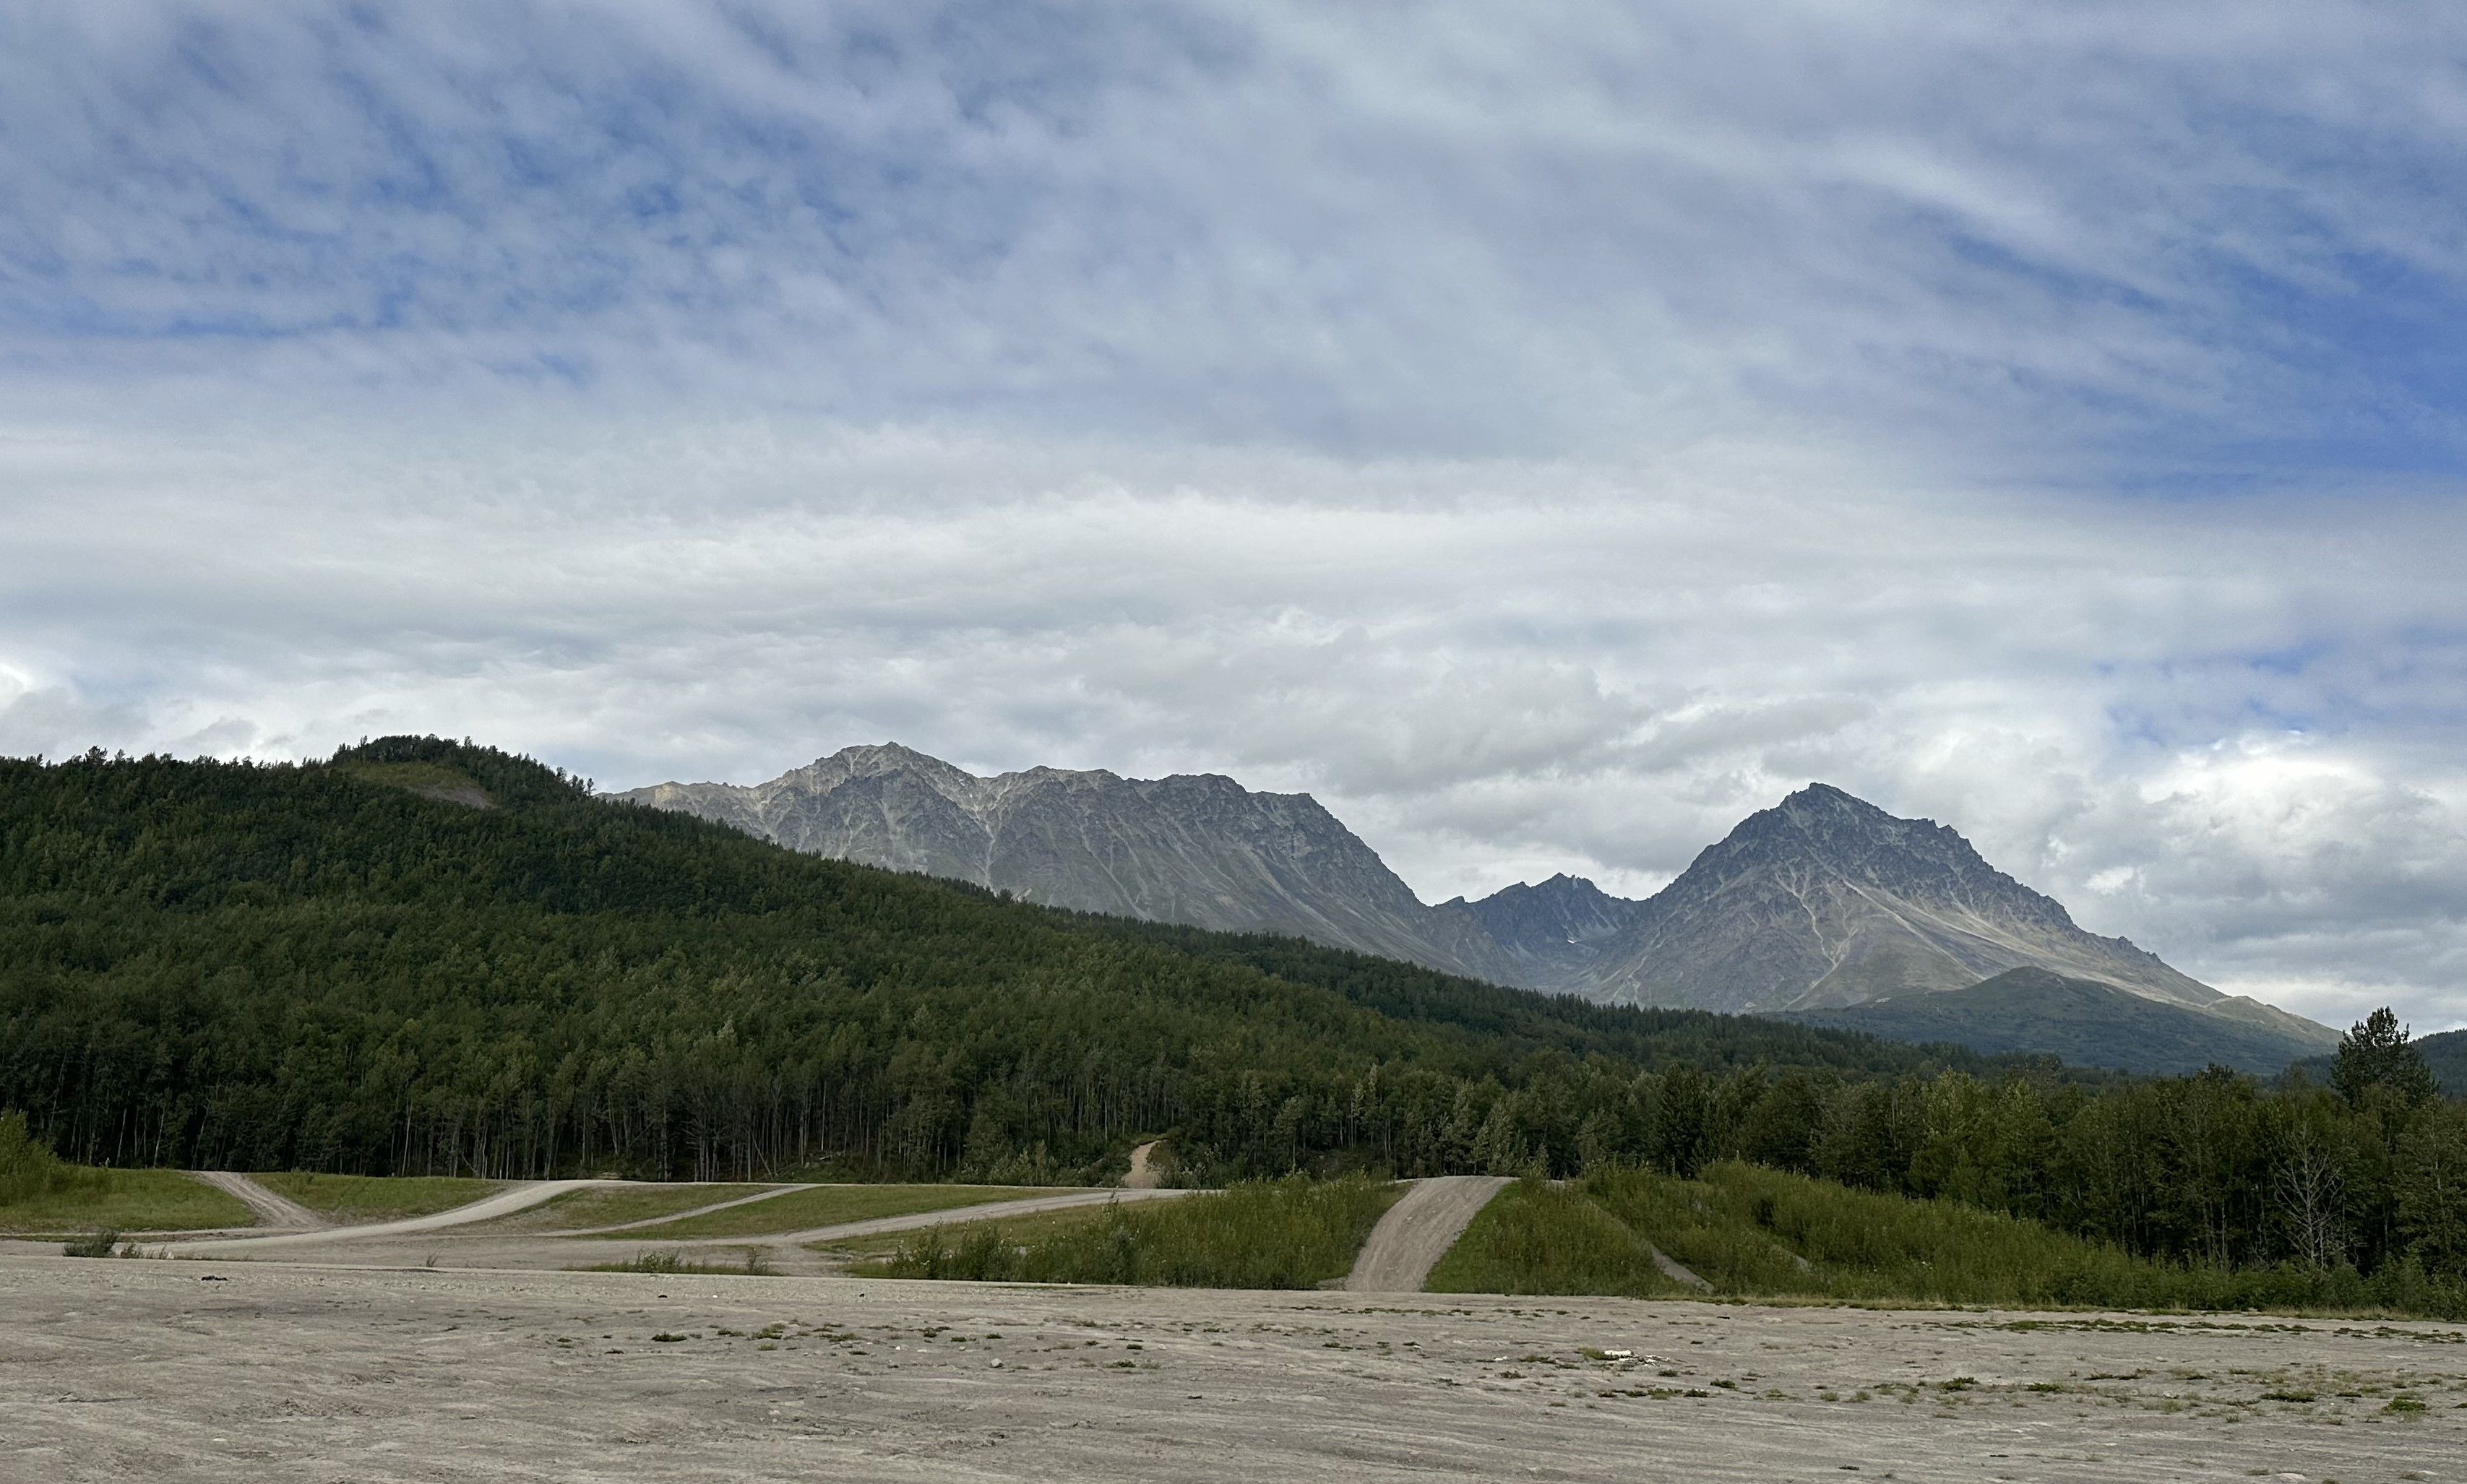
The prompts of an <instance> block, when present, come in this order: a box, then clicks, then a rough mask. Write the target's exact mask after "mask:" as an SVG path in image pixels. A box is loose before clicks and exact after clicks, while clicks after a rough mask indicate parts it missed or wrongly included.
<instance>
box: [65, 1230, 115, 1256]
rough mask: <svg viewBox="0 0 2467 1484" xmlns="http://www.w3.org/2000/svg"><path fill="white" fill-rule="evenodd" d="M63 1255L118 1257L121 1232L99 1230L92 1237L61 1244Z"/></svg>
mask: <svg viewBox="0 0 2467 1484" xmlns="http://www.w3.org/2000/svg"><path fill="white" fill-rule="evenodd" d="M60 1255H61V1256H62V1257H117V1256H119V1255H120V1233H119V1232H117V1231H111V1230H103V1231H98V1232H96V1233H95V1234H94V1235H92V1236H90V1237H79V1238H78V1239H77V1240H76V1241H74V1242H64V1243H62V1244H60Z"/></svg>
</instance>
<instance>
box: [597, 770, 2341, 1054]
mask: <svg viewBox="0 0 2467 1484" xmlns="http://www.w3.org/2000/svg"><path fill="white" fill-rule="evenodd" d="M617 797H619V798H625V799H630V800H633V801H636V802H640V803H644V804H648V805H652V806H654V807H657V808H662V809H674V810H682V811H684V812H686V813H690V814H694V815H698V816H700V817H702V818H704V819H708V820H714V821H722V822H726V823H730V824H734V825H736V826H737V827H738V828H740V829H743V830H745V831H746V832H748V833H750V834H753V835H757V836H759V837H761V838H764V839H768V840H772V841H776V842H778V843H781V844H784V845H788V846H790V847H792V848H795V849H798V850H803V851H807V852H810V853H813V854H817V855H826V856H832V857H837V858H840V859H844V860H850V861H856V862H860V863H863V864H866V865H871V866H888V867H891V868H894V869H899V870H911V871H920V872H923V873H925V874H928V875H934V876H942V877H949V878H954V879H957V880H961V881H967V882H973V883H976V884H977V885H979V886H984V887H988V888H997V889H1001V890H1007V891H1009V892H1012V893H1013V894H1015V895H1018V896H1021V897H1025V898H1027V899H1029V900H1030V901H1035V902H1042V903H1047V904H1050V905H1052V906H1057V907H1069V908H1075V909H1077V910H1080V911H1096V912H1106V913H1113V914H1119V915H1122V916H1130V917H1140V918H1144V919H1147V920H1149V921H1153V922H1171V923H1182V924H1187V925H1189V926H1193V927H1201V928H1209V929H1214V930H1217V931H1222V932H1242V933H1287V934H1291V935H1294V936H1298V937H1303V938H1308V939H1311V940H1312V941H1314V942H1318V943H1323V944H1326V945H1329V946H1331V947H1337V948H1346V949H1351V950H1353V951H1356V952H1360V953H1367V954H1373V955H1377V956H1383V957H1391V958H1401V959H1404V960H1406V961H1408V962H1412V963H1418V964H1421V965H1424V966H1426V967H1429V968H1435V969H1438V970H1441V971H1443V972H1446V973H1451V974H1461V975H1466V976H1468V977H1471V978H1482V979H1488V980H1490V981H1492V982H1494V983H1501V984H1509V985H1515V986H1519V987H1523V988H1529V989H1542V990H1549V991H1553V992H1560V993H1572V994H1578V995H1583V996H1585V997H1587V998H1589V999H1594V1000H1599V1001H1611V1002H1615V1003H1635V1004H1649V1005H1666V1006H1685V1007H1693V1008H1702V1009H1711V1010H1723V1011H1731V1012H1746V1013H1772V1012H1777V1011H1784V1010H1797V1009H1812V1008H1817V1007H1821V1006H1827V1005H1848V1004H1857V1003H1861V1002H1863V1001H1869V1000H1874V999H1878V998H1882V997H1887V996H1907V995H1909V994H1911V993H1912V992H1913V991H1931V990H1939V991H1940V990H1958V989H1964V988H1967V987H1968V986H1970V985H1973V984H1976V983H1978V982H1980V980H1982V979H1986V978H1992V977H1994V976H1996V975H1998V974H2001V973H2003V971H2005V970H2007V969H2013V968H2022V967H2030V968H2038V969H2045V970H2048V971H2049V972H2051V973H2054V974H2057V975H2062V976H2066V977H2069V978H2082V979H2092V980H2096V981H2099V982H2102V983H2107V984H2113V985H2115V986H2116V987H2118V988H2120V989H2123V990H2125V991H2127V992H2129V993H2131V994H2134V995H2138V996H2141V997H2143V998H2146V999H2152V1000H2157V1001H2165V1002H2168V1003H2172V1004H2179V1005H2184V1006H2188V1007H2192V1008H2195V1009H2199V1010H2202V1011H2203V1012H2204V1013H2206V1014H2207V1015H2209V1016H2212V1017H2214V1018H2216V1019H2219V1020H2221V1021H2224V1022H2227V1023H2229V1025H2230V1026H2232V1027H2236V1030H2237V1034H2241V1033H2242V1032H2244V1031H2251V1032H2253V1033H2255V1034H2260V1035H2263V1036H2265V1037H2269V1036H2276V1037H2280V1038H2293V1039H2295V1040H2297V1041H2308V1040H2309V1042H2310V1044H2311V1046H2313V1048H2314V1049H2320V1048H2322V1047H2326V1046H2329V1045H2331V1044H2333V1043H2334V1042H2335V1040H2336V1036H2335V1033H2333V1032H2331V1031H2330V1030H2328V1029H2327V1028H2326V1027H2323V1026H2319V1025H2315V1024H2313V1023H2311V1022H2309V1021H2303V1020H2300V1019H2298V1018H2297V1017H2294V1016H2290V1015H2287V1014H2285V1013H2284V1012H2281V1011H2277V1010H2274V1009H2272V1008H2270V1007H2269V1006H2267V1005H2262V1004H2259V1003H2256V1002H2255V1001H2250V1000H2242V999H2232V998H2229V997H2227V996H2223V995H2221V994H2220V993H2219V992H2218V991H2217V990H2215V989H2212V988H2210V987H2209V986H2208V985H2206V984H2203V983H2200V982H2199V981H2197V980H2195V979H2192V978H2187V977H2185V976H2184V975H2183V974H2180V973H2178V972H2177V971H2176V970H2174V969H2172V968H2170V967H2168V966H2167V965H2166V964H2165V963H2162V962H2161V961H2160V960H2159V958H2158V957H2157V956H2154V955H2151V954H2148V953H2145V952H2143V951H2142V950H2140V949H2139V948H2137V947H2135V946H2134V945H2133V944H2131V943H2129V942H2127V941H2125V940H2124V939H2122V938H2105V937H2099V936H2096V935H2094V934H2093V933H2087V932H2084V931H2083V930H2082V929H2081V928H2079V927H2078V926H2076V925H2075V924H2074V922H2073V920H2072V918H2071V915H2070V914H2069V913H2068V912H2067V911H2065V909H2064V908H2063V907H2062V906H2061V905H2059V904H2058V903H2056V902H2055V901H2053V900H2052V899H2050V898H2048V897H2046V896H2043V895H2041V894H2040V893H2038V892H2036V891H2033V890H2031V889H2030V888H2027V887H2025V886H2023V885H2022V884H2021V883H2020V882H2018V881H2015V880H2014V879H2013V878H2012V877H2010V876H2007V875H2005V874H2004V873H2003V872H2002V871H1999V870H1997V869H1996V868H1995V867H1994V866H1990V865H1988V864H1987V863H1986V862H1985V861H1983V860H1981V859H1980V855H1979V852H1978V851H1976V850H1974V849H1973V848H1971V845H1970V843H1969V842H1967V841H1965V840H1963V839H1962V838H1961V837H1960V836H1959V835H1958V834H1956V833H1955V832H1954V831H1952V830H1951V829H1948V828H1945V827H1944V826H1942V825H1939V824H1936V823H1935V822H1933V821H1926V820H1903V819H1896V818H1894V817H1893V816H1891V815H1890V814H1887V813H1886V812H1885V811H1883V810H1881V809H1878V808H1876V807H1875V806H1874V805H1872V804H1868V803H1866V802H1863V801H1861V800H1860V799H1857V798H1852V797H1851V796H1849V795H1848V794H1845V793H1843V792H1842V791H1841V790H1839V789H1835V788H1830V787H1827V786H1826V785H1823V784H1812V785H1810V786H1809V787H1807V788H1805V789H1802V790H1800V791H1799V792H1798V793H1796V794H1793V795H1791V796H1790V797H1789V798H1785V799H1784V800H1782V802H1781V803H1780V804H1779V805H1777V806H1776V807H1775V808H1772V809H1767V810H1763V811H1761V812H1759V813H1757V814H1754V815H1752V816H1750V817H1749V818H1748V819H1747V820H1746V821H1743V822H1741V823H1740V824H1739V826H1738V827H1737V828H1736V829H1733V830H1732V831H1731V834H1730V836H1729V837H1728V838H1727V839H1725V840H1723V841H1721V842H1720V843H1717V844H1714V845H1712V846H1711V847H1709V848H1708V849H1707V850H1706V851H1705V852H1704V853H1703V854H1701V855H1699V856H1698V857H1697V859H1696V861H1695V863H1694V864H1693V865H1692V866H1689V867H1688V869H1687V870H1686V873H1685V874H1683V875H1681V876H1680V878H1679V879H1678V880H1677V881H1674V882H1673V883H1671V885H1670V886H1668V887H1667V888H1664V889H1663V890H1662V891H1661V892H1659V893H1657V894H1656V895H1654V896H1653V897H1652V898H1650V899H1649V900H1646V901H1643V902H1636V901H1630V900H1627V899H1624V898H1621V897H1616V896H1612V895H1610V894H1609V893H1607V892H1604V891H1602V890H1600V889H1599V888H1596V887H1595V886H1594V884H1593V883H1591V882H1589V881H1585V880H1582V879H1580V878H1577V877H1573V876H1566V875H1561V876H1553V877H1551V878H1550V880H1548V881H1545V882H1542V883H1540V884H1538V885H1534V886H1524V885H1518V886H1511V887H1508V888H1504V889H1502V890H1500V891H1497V892H1494V893H1492V894H1491V895H1490V896H1487V897H1484V898H1482V899H1481V900H1480V901H1466V900H1465V899H1463V898H1461V897H1460V898H1458V899H1456V900H1454V901H1450V902H1445V903H1442V904H1440V905H1439V906H1437V907H1428V906H1425V905H1423V903H1422V902H1421V901H1420V900H1419V899H1417V898H1416V897H1415V895H1414V893H1413V890H1412V888H1409V887H1407V886H1406V885H1405V883H1404V882H1403V881H1401V880H1399V879H1398V878H1397V877H1396V875H1395V873H1394V872H1392V871H1391V870H1389V869H1388V867H1387V866H1386V865H1385V864H1384V863H1382V862H1381V861H1380V859H1379V857H1378V855H1377V853H1376V852H1374V851H1372V850H1371V848H1370V847H1369V845H1367V844H1365V843H1363V842H1362V841H1361V840H1360V839H1359V838H1357V837H1356V836H1355V835H1354V834H1353V833H1352V831H1350V830H1348V829H1347V828H1346V827H1345V825H1344V824H1343V823H1342V822H1340V821H1338V820H1337V819H1336V818H1335V816H1333V815H1331V814H1329V813H1328V812H1327V810H1326V809H1324V808H1323V807H1322V806H1321V805H1320V804H1319V802H1318V801H1317V800H1316V799H1313V798H1310V796H1308V795H1306V794H1264V793H1254V792H1252V791H1250V790H1248V789H1245V788H1243V787H1242V786H1241V785H1240V784H1238V783H1236V782H1234V781H1233V779H1231V778H1226V777H1221V776H1215V775H1197V776H1174V777H1166V778H1157V779H1139V778H1123V777H1119V776H1115V775H1114V774H1111V773H1104V772H1066V771H1063V770H1060V769H1054V768H1031V769H1029V770H1027V771H1025V772H1021V773H1007V774H1002V775H1000V776H994V777H978V776H975V775H973V774H970V773H967V772H965V771H964V770H962V769H959V768H955V767H953V766H951V765H950V764H949V763H945V762H942V761H939V760H938V759H936V758H932V757H928V756H926V755H925V754H923V753H917V752H914V751H912V750H910V749H908V748H904V747H899V746H897V745H885V746H880V747H851V748H847V749H844V750H842V751H841V752H838V753H833V754H832V755H830V756H828V757H826V758H823V759H821V760H820V761H818V762H816V763H814V764H812V765H811V766H809V767H804V768H800V769H797V770H795V771H793V772H791V773H788V774H784V775H782V776H780V777H778V778H774V779H772V780H771V781H770V782H768V783H760V784H755V785H751V786H737V785H733V784H725V783H694V784H682V783H663V784H659V785H656V786H654V787H651V788H645V789H637V790H634V791H633V792H631V793H629V794H623V795H619V796H617ZM2224 1044H2228V1045H2241V1044H2243V1043H2242V1042H2240V1041H2236V1040H2235V1039H2234V1036H2233V1035H2230V1037H2229V1042H2228V1043H2224Z"/></svg>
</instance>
